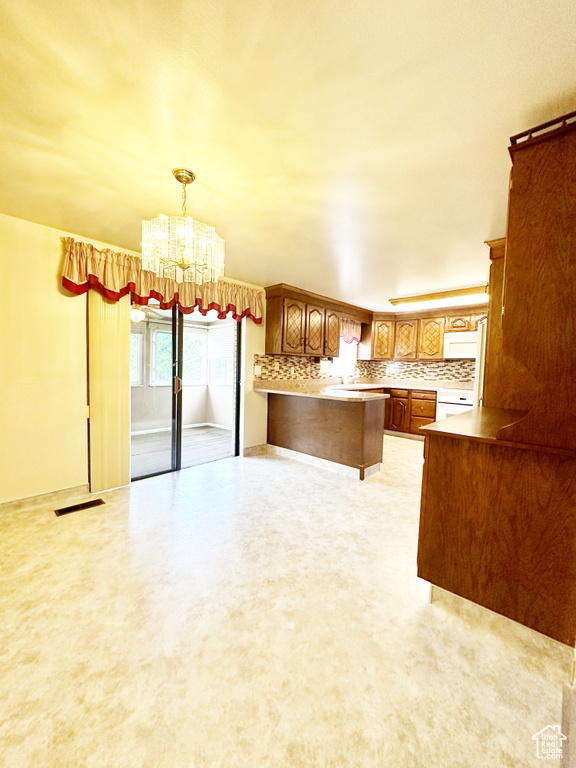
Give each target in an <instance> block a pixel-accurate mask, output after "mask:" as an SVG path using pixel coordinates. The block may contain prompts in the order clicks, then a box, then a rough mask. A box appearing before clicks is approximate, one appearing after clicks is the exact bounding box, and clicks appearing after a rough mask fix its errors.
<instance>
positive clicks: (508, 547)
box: [418, 408, 576, 646]
mask: <svg viewBox="0 0 576 768" xmlns="http://www.w3.org/2000/svg"><path fill="white" fill-rule="evenodd" d="M525 415H526V412H525V411H517V410H511V409H503V408H475V409H473V410H470V411H469V412H468V413H463V414H460V415H458V416H452V417H450V418H448V419H444V420H443V421H439V422H437V423H435V424H430V425H429V426H426V427H423V428H422V431H423V432H425V433H426V443H425V452H424V475H423V487H422V509H421V515H420V532H419V546H418V575H419V576H420V577H421V578H422V579H425V580H426V581H429V582H430V583H432V584H435V585H437V586H440V587H442V589H446V590H448V591H449V592H452V593H454V594H456V595H459V596H460V597H464V598H466V599H468V600H471V601H472V602H474V603H478V604H479V605H482V606H484V607H485V608H489V609H490V610H492V611H495V612H496V613H500V614H502V615H504V616H507V617H508V618H510V619H513V620H514V621H518V622H520V623H521V624H524V625H525V626H527V627H530V628H531V629H535V630H537V631H538V632H541V633H542V634H544V635H548V636H549V637H552V638H554V639H556V640H559V641H560V642H562V643H565V644H567V645H571V646H574V644H575V643H576V615H575V614H574V612H573V611H572V610H570V609H569V607H570V606H573V605H574V600H575V598H576V558H575V557H574V538H573V536H574V534H573V531H574V528H575V526H576V453H574V451H571V450H566V449H562V448H549V447H547V446H536V445H533V444H528V443H518V442H511V441H506V440H502V439H499V438H498V433H499V431H500V430H501V429H504V428H506V427H508V426H510V425H512V424H514V423H517V422H518V421H519V420H520V419H521V418H523V417H524V416H525Z"/></svg>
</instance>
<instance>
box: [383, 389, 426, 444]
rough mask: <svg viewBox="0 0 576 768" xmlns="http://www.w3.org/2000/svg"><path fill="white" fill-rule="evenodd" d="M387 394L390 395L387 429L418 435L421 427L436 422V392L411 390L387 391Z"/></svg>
mask: <svg viewBox="0 0 576 768" xmlns="http://www.w3.org/2000/svg"><path fill="white" fill-rule="evenodd" d="M385 392H386V393H387V394H389V395H390V399H389V400H388V401H387V404H386V419H385V421H384V428H385V429H388V430H391V431H393V432H405V433H406V432H409V433H412V434H415V435H418V434H420V432H419V429H420V427H423V426H425V425H427V424H432V423H433V422H434V421H435V420H436V392H432V391H422V390H409V389H386V390H385Z"/></svg>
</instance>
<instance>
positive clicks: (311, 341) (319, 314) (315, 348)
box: [304, 304, 325, 357]
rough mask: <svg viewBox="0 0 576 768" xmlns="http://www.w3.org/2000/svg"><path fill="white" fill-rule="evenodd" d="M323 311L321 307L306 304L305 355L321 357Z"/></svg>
mask: <svg viewBox="0 0 576 768" xmlns="http://www.w3.org/2000/svg"><path fill="white" fill-rule="evenodd" d="M324 313H325V310H324V308H323V307H315V306H312V305H310V304H307V305H306V341H305V344H304V351H305V353H306V354H307V355H316V356H317V357H321V356H322V355H323V354H324Z"/></svg>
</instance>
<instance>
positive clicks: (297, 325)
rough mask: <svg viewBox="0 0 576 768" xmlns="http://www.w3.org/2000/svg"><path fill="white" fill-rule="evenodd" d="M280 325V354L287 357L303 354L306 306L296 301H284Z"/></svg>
mask: <svg viewBox="0 0 576 768" xmlns="http://www.w3.org/2000/svg"><path fill="white" fill-rule="evenodd" d="M283 321H284V322H283V325H282V352H284V353H285V354H287V355H302V354H304V329H305V324H306V304H304V302H302V301H296V299H284V313H283Z"/></svg>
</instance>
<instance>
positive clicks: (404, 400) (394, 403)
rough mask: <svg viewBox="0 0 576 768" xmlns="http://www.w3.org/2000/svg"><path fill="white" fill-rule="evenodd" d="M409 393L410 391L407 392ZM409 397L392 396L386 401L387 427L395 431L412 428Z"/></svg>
mask: <svg viewBox="0 0 576 768" xmlns="http://www.w3.org/2000/svg"><path fill="white" fill-rule="evenodd" d="M406 394H408V393H406ZM408 402H409V398H408V397H392V396H391V397H390V399H389V400H388V401H387V402H386V418H385V420H384V427H385V429H391V430H393V431H395V432H408V431H409V429H410V411H409V408H408Z"/></svg>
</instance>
